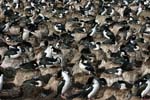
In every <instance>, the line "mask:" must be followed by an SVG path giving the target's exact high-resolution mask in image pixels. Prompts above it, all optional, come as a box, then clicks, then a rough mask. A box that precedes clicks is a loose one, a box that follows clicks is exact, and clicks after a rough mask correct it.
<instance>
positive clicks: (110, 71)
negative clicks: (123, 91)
mask: <svg viewBox="0 0 150 100" xmlns="http://www.w3.org/2000/svg"><path fill="white" fill-rule="evenodd" d="M104 72H105V73H107V74H114V75H117V76H121V75H122V73H123V69H122V68H121V67H114V68H110V69H106V70H105V71H104Z"/></svg>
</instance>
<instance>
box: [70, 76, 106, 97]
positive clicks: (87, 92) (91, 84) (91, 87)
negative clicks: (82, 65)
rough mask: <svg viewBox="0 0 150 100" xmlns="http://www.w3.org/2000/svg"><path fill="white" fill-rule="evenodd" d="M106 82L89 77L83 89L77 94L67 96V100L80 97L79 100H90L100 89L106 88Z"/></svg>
mask: <svg viewBox="0 0 150 100" xmlns="http://www.w3.org/2000/svg"><path fill="white" fill-rule="evenodd" d="M106 85H107V83H106V80H105V79H103V78H97V77H90V78H89V79H88V82H87V84H85V87H84V88H83V89H82V90H81V91H79V93H76V94H73V95H71V96H69V97H68V98H69V99H72V98H75V97H81V98H87V99H92V98H93V97H94V96H95V95H96V94H97V92H98V91H99V89H100V88H102V87H104V86H106Z"/></svg>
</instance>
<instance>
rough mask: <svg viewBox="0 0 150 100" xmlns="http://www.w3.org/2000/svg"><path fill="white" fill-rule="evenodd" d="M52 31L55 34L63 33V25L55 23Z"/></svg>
mask: <svg viewBox="0 0 150 100" xmlns="http://www.w3.org/2000/svg"><path fill="white" fill-rule="evenodd" d="M54 29H55V31H56V32H63V31H65V25H63V24H61V23H57V24H55V25H54Z"/></svg>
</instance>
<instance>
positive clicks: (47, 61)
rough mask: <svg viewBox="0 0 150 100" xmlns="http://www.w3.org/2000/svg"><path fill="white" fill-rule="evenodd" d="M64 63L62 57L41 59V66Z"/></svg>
mask: <svg viewBox="0 0 150 100" xmlns="http://www.w3.org/2000/svg"><path fill="white" fill-rule="evenodd" d="M61 63H62V59H61V57H56V58H54V57H53V56H52V57H42V58H41V59H40V61H39V66H40V67H52V66H55V65H58V64H59V65H60V64H61Z"/></svg>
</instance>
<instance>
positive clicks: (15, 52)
mask: <svg viewBox="0 0 150 100" xmlns="http://www.w3.org/2000/svg"><path fill="white" fill-rule="evenodd" d="M23 51H24V50H23V49H22V48H21V47H20V46H12V47H9V49H8V50H7V51H6V53H5V54H4V56H8V57H9V58H18V57H20V56H21V54H22V53H23Z"/></svg>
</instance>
